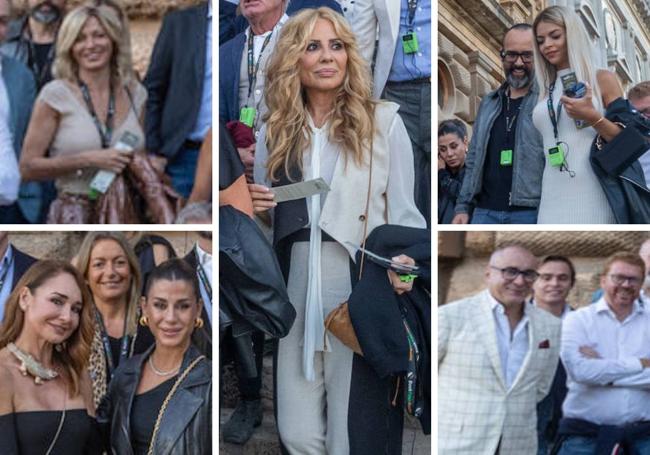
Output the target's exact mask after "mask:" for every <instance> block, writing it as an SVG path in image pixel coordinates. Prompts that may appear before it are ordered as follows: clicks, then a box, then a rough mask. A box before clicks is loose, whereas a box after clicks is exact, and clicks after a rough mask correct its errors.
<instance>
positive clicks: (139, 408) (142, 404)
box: [131, 376, 177, 455]
mask: <svg viewBox="0 0 650 455" xmlns="http://www.w3.org/2000/svg"><path fill="white" fill-rule="evenodd" d="M176 378H177V377H176V376H174V377H172V378H171V379H168V380H166V381H165V382H163V383H162V384H160V385H158V386H156V387H154V388H153V389H151V390H149V391H147V392H145V393H141V394H140V395H136V396H135V397H134V398H133V407H132V408H131V445H132V446H133V453H134V454H135V455H147V451H148V450H149V444H150V443H151V437H152V436H153V427H154V425H155V424H156V419H157V418H158V412H160V408H161V407H162V404H163V401H165V398H166V397H167V395H168V394H169V391H170V390H171V389H172V387H173V386H174V382H176Z"/></svg>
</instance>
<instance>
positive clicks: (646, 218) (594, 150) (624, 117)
mask: <svg viewBox="0 0 650 455" xmlns="http://www.w3.org/2000/svg"><path fill="white" fill-rule="evenodd" d="M605 117H607V119H608V120H610V121H612V122H619V123H622V124H623V125H625V126H626V128H625V129H624V130H623V131H621V133H620V134H619V135H618V136H616V137H615V138H614V139H613V140H612V141H611V142H609V143H605V144H604V145H603V146H602V149H601V150H599V149H598V146H597V141H594V143H593V144H592V146H591V152H590V154H589V160H590V162H591V167H592V169H593V171H594V173H595V174H596V177H598V180H599V181H600V184H601V186H602V188H603V191H604V192H605V196H606V197H607V201H608V202H609V205H610V207H611V208H612V211H613V212H614V216H615V217H616V222H617V223H618V224H647V223H650V189H649V188H648V184H647V183H646V180H645V176H644V173H643V169H642V167H641V164H640V163H639V157H640V156H641V155H643V154H644V153H646V152H647V151H650V121H648V120H647V119H645V118H644V117H643V116H642V115H641V114H639V112H637V111H636V110H634V109H633V108H632V107H631V106H630V104H629V102H628V101H627V100H625V99H623V98H618V99H616V100H614V101H612V103H611V104H610V105H609V106H608V107H607V112H606V113H605Z"/></svg>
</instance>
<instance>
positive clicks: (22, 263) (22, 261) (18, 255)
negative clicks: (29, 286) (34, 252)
mask: <svg viewBox="0 0 650 455" xmlns="http://www.w3.org/2000/svg"><path fill="white" fill-rule="evenodd" d="M11 248H12V249H13V255H14V278H13V280H12V281H13V282H12V283H11V289H14V288H15V287H16V284H17V283H18V280H19V279H20V277H22V276H23V274H24V273H25V272H26V271H27V269H29V268H30V267H31V266H32V264H34V263H35V262H36V261H37V259H36V258H35V257H32V256H30V255H29V254H25V253H23V252H22V251H20V250H19V249H18V248H16V247H15V246H13V245H12V246H11Z"/></svg>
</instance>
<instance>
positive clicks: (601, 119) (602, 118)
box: [589, 116, 605, 128]
mask: <svg viewBox="0 0 650 455" xmlns="http://www.w3.org/2000/svg"><path fill="white" fill-rule="evenodd" d="M603 120H605V117H603V116H601V117H600V118H599V119H598V120H596V121H595V122H594V124H593V125H589V126H591V127H592V128H594V127H595V126H596V125H598V124H599V123H600V122H602V121H603Z"/></svg>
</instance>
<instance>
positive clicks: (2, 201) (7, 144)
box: [0, 125, 20, 206]
mask: <svg viewBox="0 0 650 455" xmlns="http://www.w3.org/2000/svg"><path fill="white" fill-rule="evenodd" d="M0 163H2V165H0V206H2V205H10V204H13V203H14V202H16V199H18V188H19V187H20V171H19V170H18V160H17V159H16V152H15V151H14V146H13V141H12V138H11V132H10V131H9V128H8V127H7V125H2V126H1V127H0Z"/></svg>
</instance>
